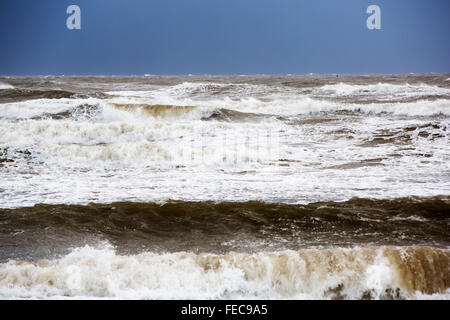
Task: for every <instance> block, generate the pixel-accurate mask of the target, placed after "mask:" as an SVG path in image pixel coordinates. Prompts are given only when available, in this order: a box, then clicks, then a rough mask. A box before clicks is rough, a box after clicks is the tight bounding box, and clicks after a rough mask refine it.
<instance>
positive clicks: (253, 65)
mask: <svg viewBox="0 0 450 320" xmlns="http://www.w3.org/2000/svg"><path fill="white" fill-rule="evenodd" d="M69 5H78V6H79V7H80V9H81V30H69V29H68V28H67V27H66V20H67V18H68V17H69V14H67V13H66V9H67V7H68V6H69ZM369 5H378V6H379V7H380V9H381V29H380V30H369V29H368V28H367V26H366V20H367V18H368V17H369V16H370V14H367V13H366V9H367V7H368V6H369ZM449 14H450V1H449V0H428V1H427V0H309V1H306V0H126V1H125V0H69V1H66V0H39V1H36V0H0V75H144V74H155V75H156V74H160V75H178V74H195V75H198V74H308V73H317V74H372V73H384V74H393V73H431V72H437V73H449V72H450V41H449V39H450V37H449V32H450V17H449Z"/></svg>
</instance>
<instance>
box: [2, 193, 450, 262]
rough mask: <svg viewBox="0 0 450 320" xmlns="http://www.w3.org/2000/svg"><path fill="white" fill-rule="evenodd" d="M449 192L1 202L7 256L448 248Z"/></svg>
mask: <svg viewBox="0 0 450 320" xmlns="http://www.w3.org/2000/svg"><path fill="white" fill-rule="evenodd" d="M449 214H450V198H449V197H448V196H441V197H433V198H417V197H409V198H399V199H390V200H389V199H385V200H376V199H357V198H355V199H352V200H349V201H346V202H318V203H310V204H307V205H300V204H279V203H264V202H256V201H253V202H221V203H214V202H184V201H169V202H165V203H153V202H148V203H135V202H117V203H112V204H94V203H92V204H89V205H45V204H40V205H36V206H34V207H25V208H16V209H0V224H1V226H2V228H1V229H0V243H1V245H0V248H8V250H0V262H6V261H8V260H10V259H25V260H28V261H30V260H33V261H36V260H38V259H42V258H55V257H58V256H60V255H64V254H68V253H69V252H70V248H73V247H80V246H84V245H90V246H95V245H97V244H98V243H101V242H104V241H106V242H108V243H110V244H111V245H113V246H114V247H115V248H116V249H117V250H118V252H119V253H121V254H137V253H141V252H143V251H151V252H179V251H192V252H196V253H200V252H209V253H217V254H222V253H227V252H230V251H239V252H250V253H256V252H262V251H264V252H266V251H274V250H275V251H282V250H287V249H289V250H298V249H300V248H301V249H307V248H311V247H330V246H337V247H353V246H355V245H359V246H380V245H396V246H413V245H414V246H416V245H421V246H423V245H431V246H434V247H440V248H448V247H449V246H450V238H449V235H448V227H449Z"/></svg>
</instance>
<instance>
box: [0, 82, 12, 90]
mask: <svg viewBox="0 0 450 320" xmlns="http://www.w3.org/2000/svg"><path fill="white" fill-rule="evenodd" d="M11 89H14V86H12V85H10V84H9V83H3V82H0V90H11Z"/></svg>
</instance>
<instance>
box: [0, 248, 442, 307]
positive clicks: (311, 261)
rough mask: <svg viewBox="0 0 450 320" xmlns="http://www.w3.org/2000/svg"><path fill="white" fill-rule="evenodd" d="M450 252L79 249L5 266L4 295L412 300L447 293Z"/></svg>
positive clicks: (0, 283)
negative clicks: (120, 252) (125, 252)
mask: <svg viewBox="0 0 450 320" xmlns="http://www.w3.org/2000/svg"><path fill="white" fill-rule="evenodd" d="M449 265H450V251H449V250H445V249H437V248H432V247H392V246H382V247H366V248H364V247H362V248H358V247H355V248H351V249H341V248H332V249H321V250H318V249H305V250H299V251H282V252H271V253H256V254H246V253H234V252H230V253H228V254H225V255H216V254H208V253H203V254H193V253H188V252H179V253H167V254H157V253H151V252H146V253H141V254H138V255H133V256H129V255H118V254H116V253H115V251H114V250H113V249H112V248H103V249H96V248H92V247H88V246H86V247H82V248H78V249H75V250H73V252H71V253H70V254H68V255H66V256H63V257H61V258H59V259H56V260H39V261H37V262H36V263H29V262H24V261H9V262H8V263H4V264H1V265H0V296H2V297H8V298H13V297H14V298H30V297H33V298H61V297H62V298H64V297H66V298H73V297H78V298H125V299H414V298H426V297H429V298H434V299H436V298H439V297H440V298H443V299H448V298H449V295H450V290H449V287H450V272H449Z"/></svg>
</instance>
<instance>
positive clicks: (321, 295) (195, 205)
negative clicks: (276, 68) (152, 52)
mask: <svg viewBox="0 0 450 320" xmlns="http://www.w3.org/2000/svg"><path fill="white" fill-rule="evenodd" d="M448 79H449V75H448V74H430V75H377V76H375V75H370V76H369V75H361V76H335V75H333V76H331V75H330V76H325V75H305V76H164V77H163V76H146V77H0V298H3V299H16V298H19V299H21V298H25V299H61V298H63V299H86V298H88V299H91V298H94V299H105V298H106V299H117V298H119V299H121V298H125V299H246V298H251V299H448V298H449V297H450V269H449V268H450V264H449V261H450V251H449V250H450V249H449V245H450V236H449V232H448V230H449V214H450V139H449V138H450V82H449V81H448Z"/></svg>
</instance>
